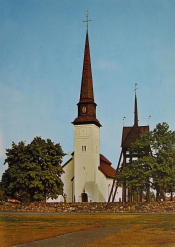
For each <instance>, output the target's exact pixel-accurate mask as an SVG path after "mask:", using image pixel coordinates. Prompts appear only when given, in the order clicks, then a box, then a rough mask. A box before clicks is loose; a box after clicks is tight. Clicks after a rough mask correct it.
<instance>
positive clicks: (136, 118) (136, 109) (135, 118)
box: [134, 84, 139, 126]
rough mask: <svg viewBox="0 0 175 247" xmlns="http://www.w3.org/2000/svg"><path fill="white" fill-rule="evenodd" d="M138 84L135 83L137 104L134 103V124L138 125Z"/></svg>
mask: <svg viewBox="0 0 175 247" xmlns="http://www.w3.org/2000/svg"><path fill="white" fill-rule="evenodd" d="M137 89H138V88H137V84H135V105H134V126H138V122H139V119H138V108H137V93H136V91H137Z"/></svg>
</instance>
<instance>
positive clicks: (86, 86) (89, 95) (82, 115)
mask: <svg viewBox="0 0 175 247" xmlns="http://www.w3.org/2000/svg"><path fill="white" fill-rule="evenodd" d="M89 21H91V20H89V19H88V12H87V20H86V21H84V22H87V31H86V40H85V49H84V61H83V71H82V80H81V90H80V99H79V103H78V104H77V105H78V117H77V118H76V119H75V120H74V121H73V124H74V125H77V124H92V123H93V124H95V125H97V126H98V127H100V126H101V124H100V122H99V121H98V120H97V118H96V106H97V104H96V103H95V101H94V91H93V79H92V69H91V56H90V46H89V34H88V22H89Z"/></svg>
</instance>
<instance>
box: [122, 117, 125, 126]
mask: <svg viewBox="0 0 175 247" xmlns="http://www.w3.org/2000/svg"><path fill="white" fill-rule="evenodd" d="M125 118H126V117H123V126H124V124H125Z"/></svg>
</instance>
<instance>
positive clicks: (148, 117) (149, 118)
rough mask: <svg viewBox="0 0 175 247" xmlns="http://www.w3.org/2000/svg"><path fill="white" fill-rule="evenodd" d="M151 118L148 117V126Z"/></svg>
mask: <svg viewBox="0 0 175 247" xmlns="http://www.w3.org/2000/svg"><path fill="white" fill-rule="evenodd" d="M150 118H151V116H150V115H149V117H148V125H149V120H150Z"/></svg>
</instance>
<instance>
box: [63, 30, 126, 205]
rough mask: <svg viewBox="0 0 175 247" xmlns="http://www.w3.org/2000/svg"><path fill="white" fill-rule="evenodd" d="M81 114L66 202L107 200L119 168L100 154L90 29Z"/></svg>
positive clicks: (66, 180) (76, 123) (68, 169)
mask: <svg viewBox="0 0 175 247" xmlns="http://www.w3.org/2000/svg"><path fill="white" fill-rule="evenodd" d="M77 105H78V116H77V118H75V120H74V121H73V122H72V124H73V125H74V152H73V153H72V158H71V159H69V160H68V161H67V162H66V163H65V164H64V165H63V169H64V172H65V173H64V174H63V175H62V177H61V179H62V181H63V183H64V201H66V202H107V201H108V198H109V194H110V191H111V187H112V184H113V179H114V177H115V175H116V170H115V169H114V168H113V167H112V166H111V162H110V161H109V160H108V159H107V158H106V157H105V156H103V155H102V154H100V128H101V124H100V122H99V121H98V119H97V118H96V107H97V104H96V103H95V101H94V92H93V79H92V70H91V58H90V47H89V36H88V30H87V33H86V41H85V50H84V62H83V71H82V81H81V90H80V99H79V103H78V104H77ZM121 198H122V188H118V189H117V193H116V196H115V199H114V201H121Z"/></svg>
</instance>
